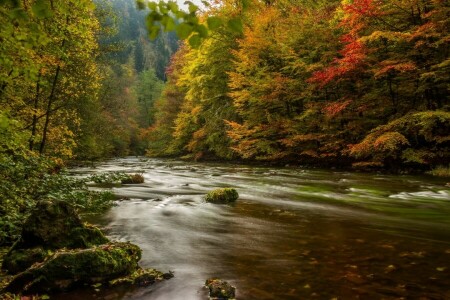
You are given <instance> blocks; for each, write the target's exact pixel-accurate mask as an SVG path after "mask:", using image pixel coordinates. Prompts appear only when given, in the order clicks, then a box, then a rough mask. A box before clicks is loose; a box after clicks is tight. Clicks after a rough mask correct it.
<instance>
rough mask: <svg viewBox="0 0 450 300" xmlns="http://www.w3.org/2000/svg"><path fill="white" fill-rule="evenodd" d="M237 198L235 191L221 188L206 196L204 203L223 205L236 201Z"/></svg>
mask: <svg viewBox="0 0 450 300" xmlns="http://www.w3.org/2000/svg"><path fill="white" fill-rule="evenodd" d="M238 198H239V194H238V192H237V191H236V190H235V189H232V188H222V189H216V190H213V191H211V192H209V193H208V194H206V197H205V200H206V202H210V203H216V204H224V203H231V202H234V201H236V200H237V199H238Z"/></svg>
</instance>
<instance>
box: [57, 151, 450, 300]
mask: <svg viewBox="0 0 450 300" xmlns="http://www.w3.org/2000/svg"><path fill="white" fill-rule="evenodd" d="M105 171H122V172H132V173H136V172H139V171H140V172H143V173H144V177H145V181H146V182H145V183H144V184H142V185H125V186H122V187H112V189H113V191H114V192H115V193H117V194H118V195H119V197H127V198H129V199H130V200H125V201H120V202H119V203H118V206H116V207H114V208H113V209H111V211H110V212H109V213H107V214H106V215H105V216H103V217H102V218H101V219H99V220H96V221H97V222H98V223H100V224H102V225H103V226H104V227H105V229H106V230H107V232H108V234H109V235H110V236H111V237H113V238H115V239H118V240H121V241H132V242H134V243H136V244H138V245H139V246H140V247H141V248H142V249H143V258H142V263H141V264H142V265H143V266H144V267H155V268H157V269H160V270H162V271H168V270H172V271H174V272H175V278H173V279H171V280H169V281H167V282H165V283H163V284H160V285H155V286H153V287H149V288H143V289H134V290H122V291H116V290H115V291H109V292H106V293H105V292H100V293H98V294H97V295H92V294H91V293H90V292H77V293H71V294H65V295H64V299H82V298H83V299H88V298H90V297H91V298H93V299H94V298H95V299H102V298H103V299H164V300H166V299H205V297H206V296H205V291H204V290H203V289H202V287H201V286H202V284H203V282H204V280H205V279H206V278H208V277H212V276H218V277H221V278H223V279H226V280H229V281H230V282H232V283H233V284H234V285H236V286H237V288H238V298H239V299H310V298H312V299H314V298H316V299H332V298H338V299H352V298H353V299H358V298H359V299H381V298H384V299H398V298H401V297H406V298H419V297H424V299H449V298H450V291H449V287H450V276H449V275H450V273H449V272H450V266H449V261H450V226H449V225H450V218H449V217H448V216H449V213H450V196H449V195H450V194H449V193H450V191H449V189H448V188H446V187H445V182H443V181H440V180H436V179H430V178H419V177H411V176H384V175H383V176H381V175H374V174H356V173H348V172H331V171H319V170H298V169H288V168H254V167H245V166H236V165H225V164H192V163H184V162H177V161H164V160H141V159H137V158H127V159H118V160H113V161H110V162H107V163H104V164H101V165H98V166H96V168H95V169H91V168H80V169H77V170H74V173H76V174H78V175H85V174H89V173H93V172H105ZM225 186H232V187H235V188H237V190H238V192H239V194H240V199H239V200H238V202H237V203H236V204H235V205H212V204H208V203H205V202H204V201H203V195H204V194H205V193H206V192H207V191H209V190H210V189H213V188H216V187H225Z"/></svg>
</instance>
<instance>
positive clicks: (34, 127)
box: [30, 72, 41, 151]
mask: <svg viewBox="0 0 450 300" xmlns="http://www.w3.org/2000/svg"><path fill="white" fill-rule="evenodd" d="M40 82H41V73H40V72H39V76H38V80H37V83H36V96H35V97H34V107H33V108H34V111H33V123H32V125H31V137H30V151H32V150H33V148H34V139H35V138H36V127H37V122H38V116H37V109H38V104H39V91H40V87H41V85H40Z"/></svg>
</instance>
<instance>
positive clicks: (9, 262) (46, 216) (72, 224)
mask: <svg viewBox="0 0 450 300" xmlns="http://www.w3.org/2000/svg"><path fill="white" fill-rule="evenodd" d="M108 242H109V240H108V239H107V238H106V237H105V236H104V235H103V233H102V232H101V231H100V230H99V229H98V228H96V227H95V226H92V225H89V224H83V222H82V221H81V220H80V218H79V216H78V215H77V213H76V211H75V209H74V208H73V207H72V206H71V205H70V204H68V203H67V202H64V201H59V200H44V201H39V202H38V204H37V205H36V207H35V208H34V209H33V210H32V212H31V215H30V216H29V217H28V219H27V220H26V221H25V224H24V226H23V229H22V233H21V236H20V238H19V240H18V241H17V242H16V243H14V245H13V246H12V248H11V249H10V250H9V252H8V253H7V254H6V256H5V257H4V261H3V264H2V269H5V270H6V271H7V272H8V273H9V274H17V273H18V272H21V271H24V270H25V269H27V268H28V267H30V266H31V265H33V264H34V263H36V262H42V261H43V260H44V259H45V258H46V257H47V256H49V255H51V254H52V253H53V252H54V251H56V250H57V249H62V248H67V249H78V248H80V249H86V248H89V247H92V246H97V245H102V244H105V243H108Z"/></svg>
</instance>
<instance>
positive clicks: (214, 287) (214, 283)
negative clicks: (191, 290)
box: [205, 278, 236, 300]
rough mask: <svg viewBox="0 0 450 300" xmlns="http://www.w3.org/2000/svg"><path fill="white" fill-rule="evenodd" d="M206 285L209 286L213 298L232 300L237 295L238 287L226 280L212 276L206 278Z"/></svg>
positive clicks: (210, 295)
mask: <svg viewBox="0 0 450 300" xmlns="http://www.w3.org/2000/svg"><path fill="white" fill-rule="evenodd" d="M205 285H206V287H208V288H209V297H210V299H211V300H231V299H234V298H235V297H236V296H235V294H236V288H235V287H234V286H232V285H231V284H229V283H228V282H226V281H224V280H221V279H218V278H210V279H208V280H206V282H205Z"/></svg>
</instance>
